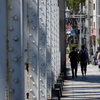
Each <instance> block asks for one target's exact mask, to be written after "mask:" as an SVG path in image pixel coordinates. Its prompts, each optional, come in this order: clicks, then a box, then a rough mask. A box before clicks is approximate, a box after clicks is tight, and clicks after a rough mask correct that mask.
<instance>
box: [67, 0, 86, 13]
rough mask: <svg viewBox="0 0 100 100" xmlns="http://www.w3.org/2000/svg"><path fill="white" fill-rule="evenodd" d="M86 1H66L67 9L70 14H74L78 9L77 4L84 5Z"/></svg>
mask: <svg viewBox="0 0 100 100" xmlns="http://www.w3.org/2000/svg"><path fill="white" fill-rule="evenodd" d="M85 1H86V0H66V4H67V7H68V8H69V9H70V10H71V12H76V11H78V9H79V7H78V6H79V3H81V4H82V5H85Z"/></svg>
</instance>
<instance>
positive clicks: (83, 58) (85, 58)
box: [79, 45, 89, 78]
mask: <svg viewBox="0 0 100 100" xmlns="http://www.w3.org/2000/svg"><path fill="white" fill-rule="evenodd" d="M79 62H80V66H81V73H82V78H86V72H87V63H88V64H89V55H88V52H87V50H85V46H84V45H82V46H81V50H80V51H79Z"/></svg>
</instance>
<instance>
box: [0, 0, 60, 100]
mask: <svg viewBox="0 0 100 100" xmlns="http://www.w3.org/2000/svg"><path fill="white" fill-rule="evenodd" d="M0 23H1V24H0V32H1V33H0V45H1V47H0V55H1V57H0V87H1V89H0V100H47V98H51V91H52V90H51V89H52V87H53V86H54V84H55V83H56V80H57V78H58V76H59V74H60V72H61V68H60V67H61V57H60V45H59V44H60V43H59V42H60V40H59V38H60V36H59V34H60V33H59V6H58V0H1V1H0Z"/></svg>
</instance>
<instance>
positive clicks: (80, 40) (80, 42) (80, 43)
mask: <svg viewBox="0 0 100 100" xmlns="http://www.w3.org/2000/svg"><path fill="white" fill-rule="evenodd" d="M81 27H82V23H81V3H80V36H79V49H81V45H82V39H81V37H82V33H81Z"/></svg>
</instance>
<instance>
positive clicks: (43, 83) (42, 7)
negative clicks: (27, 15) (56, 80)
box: [39, 0, 47, 100]
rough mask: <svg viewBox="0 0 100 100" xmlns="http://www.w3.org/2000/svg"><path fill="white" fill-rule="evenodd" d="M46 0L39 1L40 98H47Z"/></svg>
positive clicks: (44, 99) (43, 99)
mask: <svg viewBox="0 0 100 100" xmlns="http://www.w3.org/2000/svg"><path fill="white" fill-rule="evenodd" d="M46 5H47V3H46V0H40V1H39V28H40V37H39V58H40V61H39V63H40V100H47V66H46V54H47V53H46V52H47V51H46V45H47V40H46V35H47V23H46V16H47V15H46Z"/></svg>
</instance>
